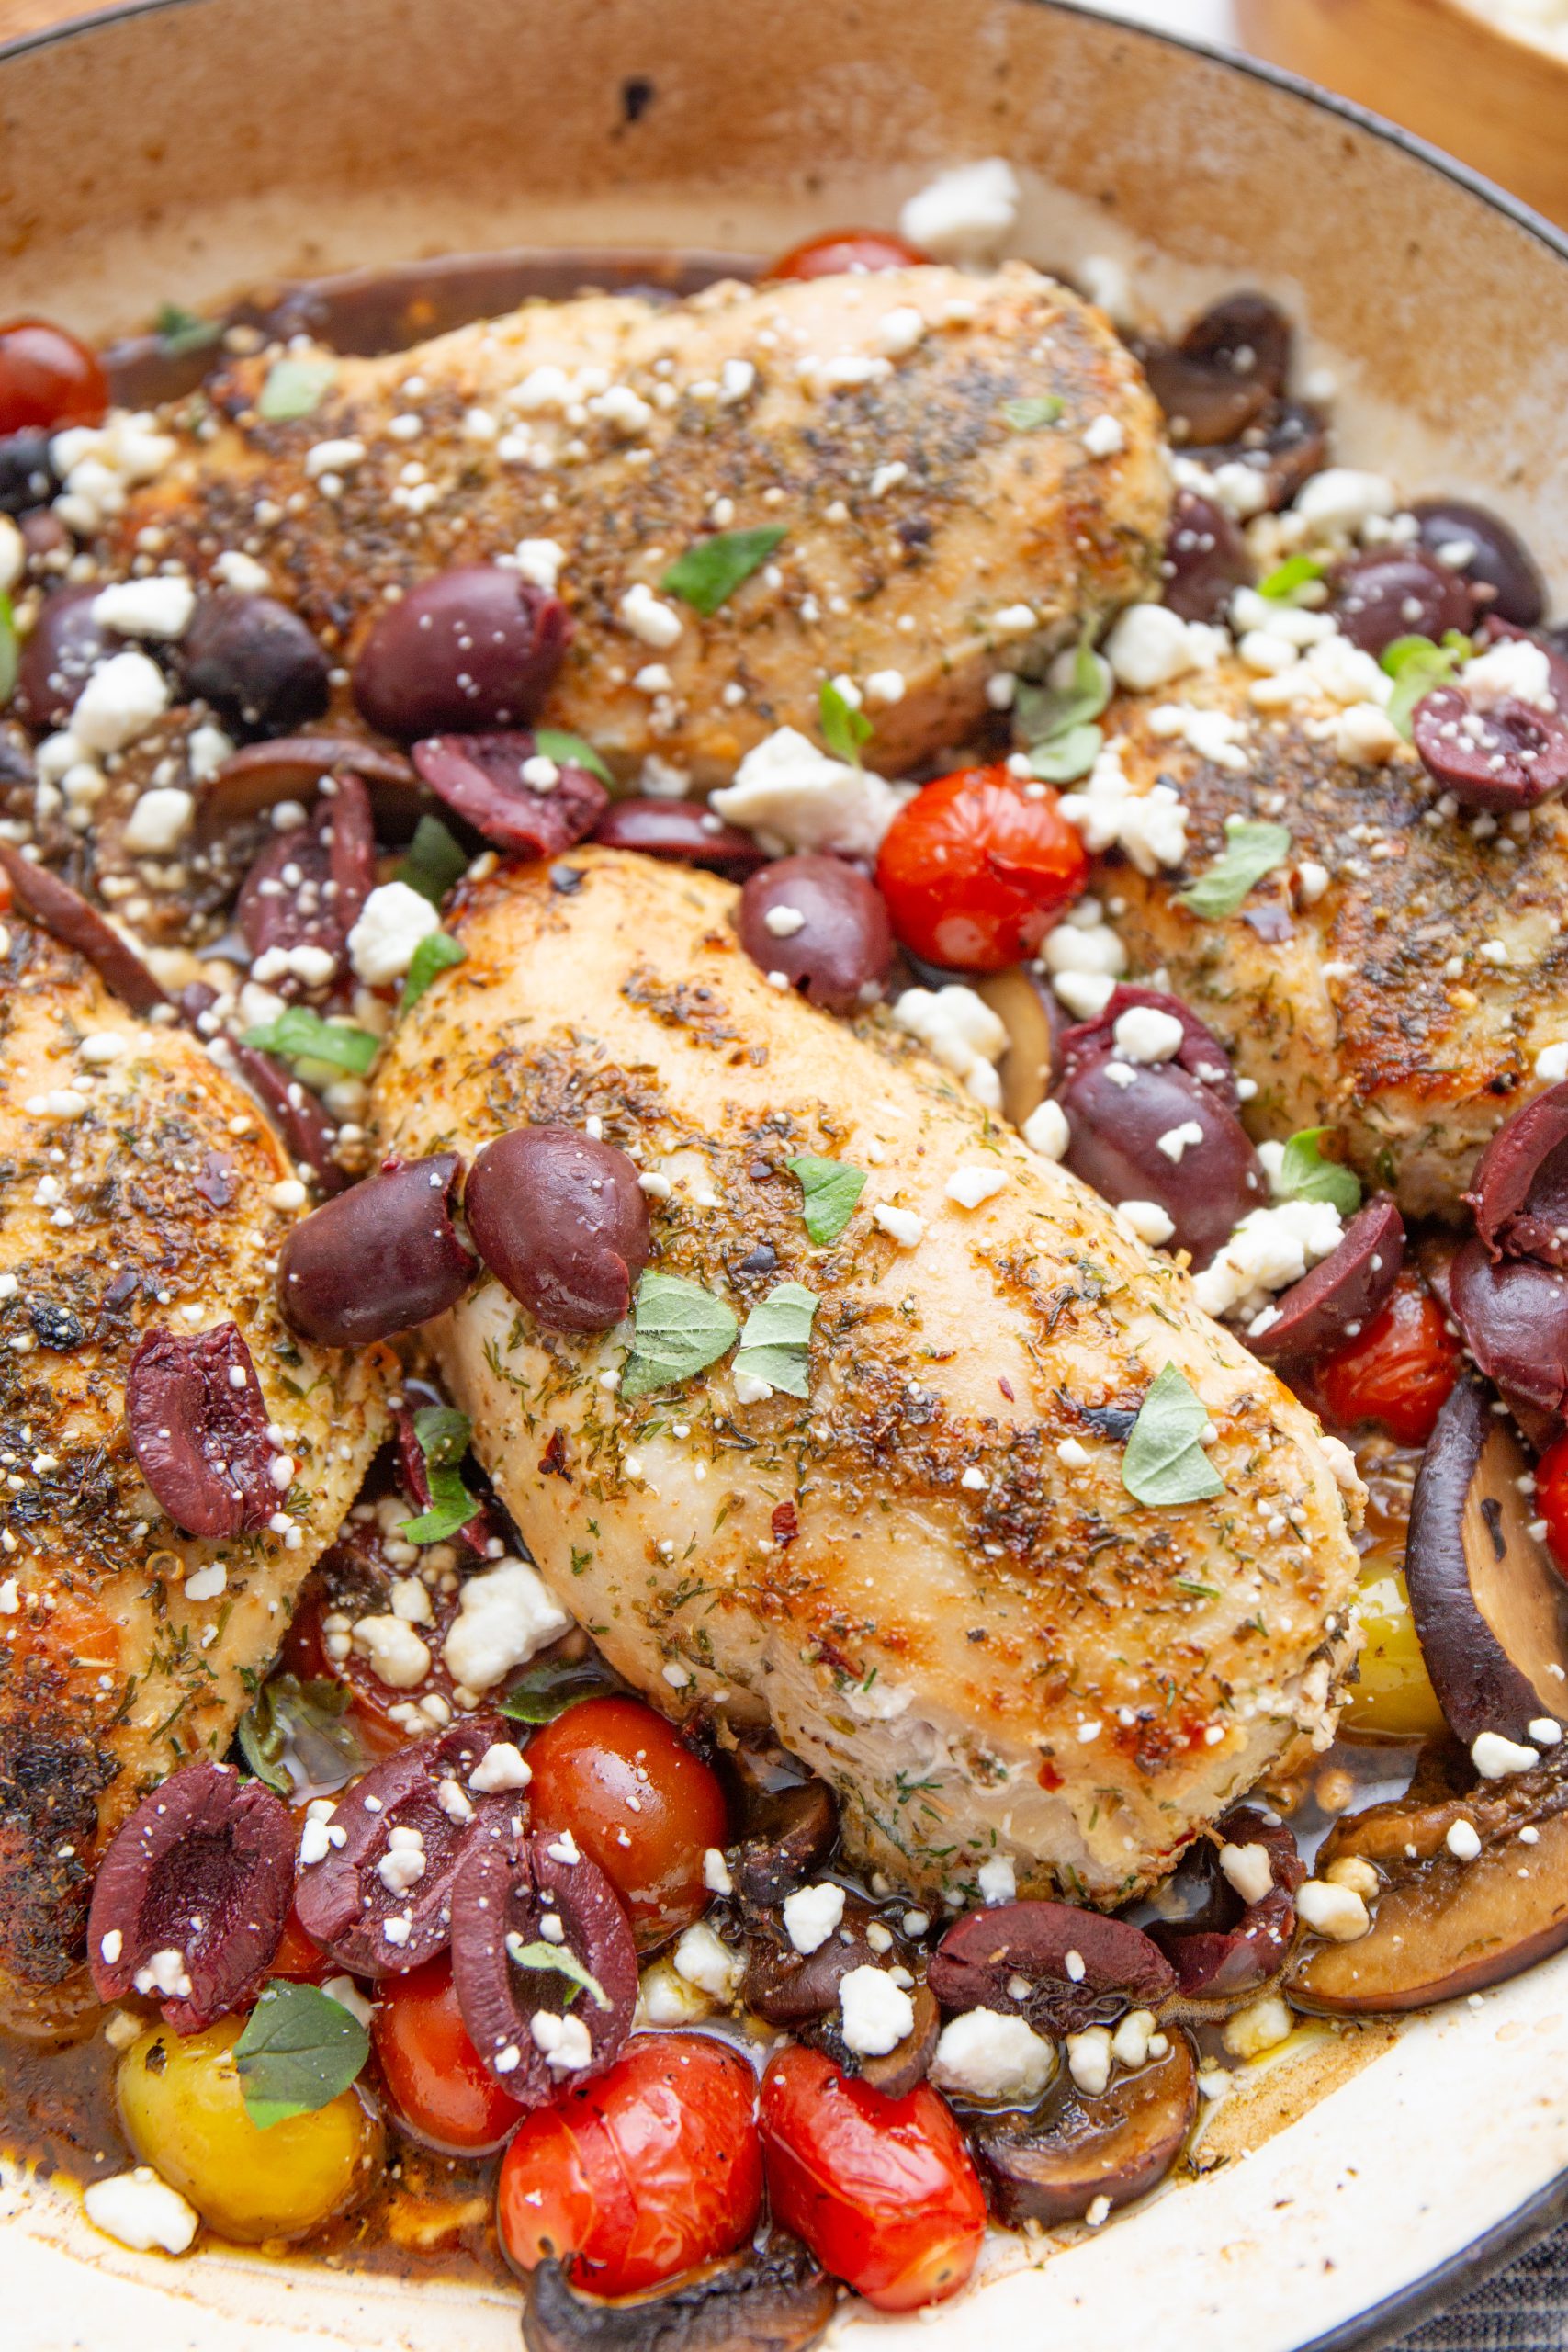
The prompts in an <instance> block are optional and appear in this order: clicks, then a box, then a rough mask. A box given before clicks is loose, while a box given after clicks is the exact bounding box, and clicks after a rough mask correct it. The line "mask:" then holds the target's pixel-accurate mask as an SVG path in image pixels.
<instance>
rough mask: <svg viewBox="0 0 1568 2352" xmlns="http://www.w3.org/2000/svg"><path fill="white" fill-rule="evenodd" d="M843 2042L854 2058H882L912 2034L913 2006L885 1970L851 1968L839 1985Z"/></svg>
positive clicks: (913, 2026) (906, 1994) (901, 1987)
mask: <svg viewBox="0 0 1568 2352" xmlns="http://www.w3.org/2000/svg"><path fill="white" fill-rule="evenodd" d="M839 2011H840V2017H841V2018H842V2020H843V2031H844V2041H845V2042H846V2043H847V2045H848V2046H849V2048H850V2049H851V2050H852V2051H853V2052H855V2054H856V2056H857V2057H860V2058H886V2056H887V2054H888V2052H889V2051H893V2050H897V2047H898V2044H899V2043H900V2042H901V2041H904V2040H905V2038H906V2037H907V2036H908V2034H911V2033H913V2031H914V2030H915V2005H914V2003H913V2002H912V2001H911V2000H910V1998H909V1996H908V1993H906V1992H905V1990H904V1988H903V1986H902V1985H897V1984H895V1983H894V1981H893V1978H892V1977H891V1976H890V1975H889V1974H888V1973H887V1971H886V1969H885V1968H871V1967H863V1968H852V1969H851V1970H850V1971H849V1973H848V1974H847V1975H845V1976H843V1977H841V1978H840V1982H839Z"/></svg>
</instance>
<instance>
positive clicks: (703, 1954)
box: [674, 1919, 746, 2001]
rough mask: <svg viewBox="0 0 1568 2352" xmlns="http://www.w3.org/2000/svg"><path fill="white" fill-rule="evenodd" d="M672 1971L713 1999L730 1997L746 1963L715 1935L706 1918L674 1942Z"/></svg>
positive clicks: (737, 1987)
mask: <svg viewBox="0 0 1568 2352" xmlns="http://www.w3.org/2000/svg"><path fill="white" fill-rule="evenodd" d="M674 1963H675V1973H676V1975H677V1976H681V1977H683V1978H684V1979H685V1981H686V1983H687V1984H688V1985H695V1986H696V1987H697V1989H698V1991H699V1992H703V1993H706V1994H708V1995H710V1996H711V1997H712V1998H713V1999H714V2000H716V2001H731V2000H733V1999H734V1997H735V1996H736V1994H737V1993H738V1992H739V1989H740V1979H741V1977H742V1976H743V1975H744V1974H745V1973H746V1963H745V1962H744V1960H743V1959H742V1958H741V1956H740V1954H739V1952H734V1951H730V1949H729V1947H728V1944H726V1943H724V1942H722V1941H721V1940H720V1939H719V1938H718V1937H717V1936H716V1935H715V1933H714V1931H713V1929H712V1928H710V1927H709V1926H708V1925H707V1923H706V1921H705V1920H703V1919H699V1920H698V1921H697V1922H696V1924H695V1925H694V1927H690V1928H687V1929H686V1930H685V1932H684V1934H683V1935H682V1937H681V1939H680V1941H679V1942H678V1943H677V1944H676V1946H675V1951H674Z"/></svg>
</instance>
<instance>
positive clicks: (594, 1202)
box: [463, 1127, 652, 1331]
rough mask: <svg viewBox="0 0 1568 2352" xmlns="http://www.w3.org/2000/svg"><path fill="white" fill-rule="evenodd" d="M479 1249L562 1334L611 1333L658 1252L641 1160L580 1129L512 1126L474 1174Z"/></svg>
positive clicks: (470, 1192)
mask: <svg viewBox="0 0 1568 2352" xmlns="http://www.w3.org/2000/svg"><path fill="white" fill-rule="evenodd" d="M463 1207H464V1211H465V1214H466V1215H467V1216H468V1231H469V1233H470V1234H471V1235H472V1237H473V1241H474V1247H475V1248H476V1249H477V1250H478V1251H479V1256H480V1257H481V1258H482V1259H483V1260H484V1261H485V1264H486V1265H487V1266H488V1267H489V1268H490V1271H491V1273H492V1274H494V1275H495V1276H496V1278H497V1279H498V1281H500V1282H502V1283H504V1284H505V1285H506V1288H507V1289H508V1290H509V1291H510V1292H511V1293H512V1295H513V1298H516V1299H521V1301H522V1303H523V1305H524V1306H525V1307H527V1308H528V1310H529V1312H530V1313H531V1314H533V1315H536V1316H537V1317H538V1319H539V1321H540V1322H541V1323H544V1324H547V1325H548V1327H549V1328H550V1329H552V1330H556V1331H607V1330H609V1329H611V1327H612V1326H613V1325H615V1324H616V1323H618V1322H619V1321H620V1320H621V1318H622V1317H623V1316H625V1315H627V1314H629V1313H630V1311H631V1297H632V1289H633V1286H634V1284H635V1283H636V1282H637V1276H638V1275H639V1274H640V1273H641V1272H642V1270H643V1268H644V1266H645V1265H646V1264H647V1263H648V1255H649V1249H650V1248H651V1246H652V1243H651V1239H650V1236H649V1224H648V1201H647V1198H646V1196H645V1194H644V1193H643V1190H642V1186H641V1183H640V1182H639V1181H638V1177H637V1166H636V1163H635V1162H634V1161H633V1160H630V1159H627V1158H626V1153H625V1152H624V1151H617V1150H616V1149H615V1146H614V1145H613V1144H607V1143H598V1142H596V1141H595V1140H594V1138H593V1137H592V1136H582V1135H579V1134H578V1132H577V1130H576V1129H575V1128H574V1127H513V1130H512V1132H511V1134H510V1135H504V1136H498V1137H497V1139H496V1141H495V1142H494V1143H488V1144H486V1146H485V1148H484V1149H483V1150H482V1151H481V1152H480V1153H479V1158H478V1159H476V1160H475V1161H474V1164H473V1167H472V1168H471V1169H470V1170H469V1171H468V1184H467V1186H466V1188H465V1190H464V1194H463Z"/></svg>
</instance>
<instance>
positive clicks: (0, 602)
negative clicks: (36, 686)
mask: <svg viewBox="0 0 1568 2352" xmlns="http://www.w3.org/2000/svg"><path fill="white" fill-rule="evenodd" d="M18 659H19V656H18V650H17V619H16V615H15V614H14V613H13V612H12V610H11V599H10V598H9V596H7V595H6V592H5V590H4V589H3V588H0V706H3V705H4V704H6V703H8V702H9V701H10V699H11V696H12V695H14V694H15V692H16V690H17V662H18Z"/></svg>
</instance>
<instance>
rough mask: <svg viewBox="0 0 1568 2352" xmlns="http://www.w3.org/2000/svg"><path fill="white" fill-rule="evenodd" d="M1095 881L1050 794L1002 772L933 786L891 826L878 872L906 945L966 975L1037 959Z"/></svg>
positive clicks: (959, 776)
mask: <svg viewBox="0 0 1568 2352" xmlns="http://www.w3.org/2000/svg"><path fill="white" fill-rule="evenodd" d="M1088 875H1089V859H1088V857H1087V856H1086V855H1085V853H1084V846H1083V843H1082V842H1081V841H1080V840H1079V839H1078V837H1077V833H1076V832H1075V831H1073V828H1072V827H1071V825H1069V824H1068V822H1067V820H1066V818H1065V817H1064V816H1063V815H1062V812H1061V809H1060V807H1059V805H1058V802H1057V798H1056V795H1055V792H1054V791H1053V790H1052V789H1051V787H1050V786H1049V785H1038V784H1036V785H1026V784H1024V783H1021V781H1020V779H1019V778H1018V777H1017V776H1014V775H1010V774H1009V772H1008V770H1007V768H1006V767H1005V766H1003V765H999V764H998V766H995V767H987V768H960V769H958V770H957V771H956V772H955V773H954V774H953V775H944V776H939V777H938V778H937V780H936V782H935V783H934V784H928V785H926V786H924V787H923V789H922V790H921V791H919V792H918V793H917V794H916V795H915V797H914V798H913V800H911V801H910V802H909V803H908V806H907V807H906V808H904V809H900V811H899V813H898V815H897V817H895V819H894V820H893V822H892V824H891V825H890V826H889V827H888V829H887V834H886V839H885V840H884V842H883V844H882V851H881V854H880V856H879V857H878V859H877V866H876V880H877V886H878V888H880V890H881V892H882V895H883V897H884V898H885V899H886V901H887V911H888V913H889V914H890V915H891V917H892V919H893V929H894V932H895V933H896V934H897V938H898V940H899V942H900V944H902V945H903V946H905V947H908V949H909V950H910V951H911V952H912V953H913V954H914V955H916V956H921V957H923V958H924V960H925V961H926V962H927V963H928V964H940V965H942V966H943V967H946V968H947V969H948V970H950V971H963V972H999V971H1003V970H1005V968H1006V967H1007V966H1008V965H1010V964H1017V963H1021V961H1022V960H1023V958H1024V957H1025V956H1032V955H1033V954H1034V953H1035V951H1036V949H1037V948H1038V947H1039V945H1040V943H1041V941H1042V940H1043V938H1044V936H1045V933H1046V932H1047V931H1048V930H1049V929H1050V928H1051V925H1052V923H1053V922H1055V919H1056V917H1057V916H1058V915H1059V914H1060V913H1061V912H1062V910H1063V909H1064V908H1065V907H1066V906H1067V905H1068V904H1069V903H1070V902H1071V900H1073V899H1076V898H1077V896H1078V895H1079V893H1080V892H1081V891H1082V889H1083V887H1084V883H1085V881H1086V879H1087V878H1088Z"/></svg>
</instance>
